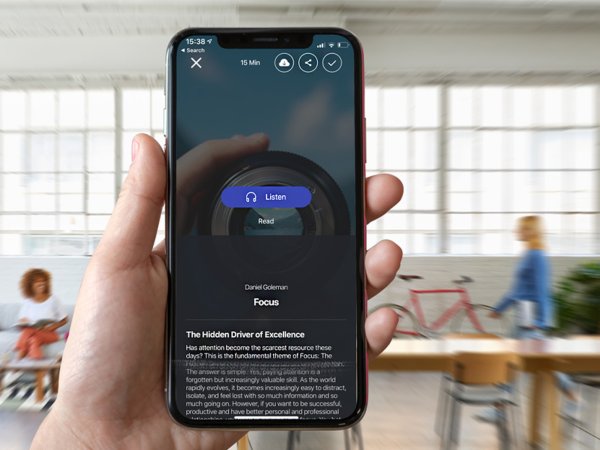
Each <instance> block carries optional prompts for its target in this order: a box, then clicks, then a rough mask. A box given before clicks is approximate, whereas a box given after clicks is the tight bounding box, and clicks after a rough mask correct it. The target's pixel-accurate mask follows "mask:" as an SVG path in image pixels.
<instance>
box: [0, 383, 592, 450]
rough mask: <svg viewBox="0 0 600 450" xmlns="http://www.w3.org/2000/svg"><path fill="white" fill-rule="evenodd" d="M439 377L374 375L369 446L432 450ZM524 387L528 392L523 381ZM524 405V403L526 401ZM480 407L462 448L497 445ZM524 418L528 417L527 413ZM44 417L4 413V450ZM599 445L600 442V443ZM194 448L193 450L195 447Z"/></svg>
mask: <svg viewBox="0 0 600 450" xmlns="http://www.w3.org/2000/svg"><path fill="white" fill-rule="evenodd" d="M439 379H440V376H439V375H438V374H431V373H404V374H400V373H382V372H379V373H371V374H370V389H369V407H368V410H367V413H366V415H365V417H364V419H363V421H362V431H363V436H364V442H365V448H366V449H369V450H370V449H376V450H392V449H393V450H398V449H410V450H434V449H437V448H439V439H438V437H437V436H436V435H435V433H434V432H433V422H434V417H435V407H436V402H437V394H438V387H439ZM521 388H522V389H521V390H522V391H523V392H527V382H526V380H523V383H522V384H521ZM525 403H526V402H525ZM475 412H477V409H476V408H469V407H466V408H465V409H464V411H463V416H462V417H463V420H462V433H461V445H460V447H459V448H460V449H461V450H492V449H497V448H498V443H497V440H496V432H495V429H494V427H493V426H491V425H487V424H482V423H479V422H476V421H475V420H473V418H472V415H473V414H474V413H475ZM523 412H524V413H525V415H524V417H527V415H526V412H527V411H523ZM43 418H44V413H21V412H14V413H13V412H0V448H1V449H2V450H26V449H28V448H29V445H30V443H31V440H32V438H33V435H34V434H35V431H36V430H37V428H38V426H39V424H40V423H41V421H42V420H43ZM286 442H287V432H285V431H280V432H275V431H261V432H252V433H250V443H251V445H252V448H253V450H276V449H281V450H284V449H285V448H286ZM343 448H344V440H343V433H342V432H339V431H306V432H303V433H302V434H301V441H300V443H299V444H298V445H297V446H296V449H297V450H323V449H326V450H336V449H343ZM564 448H565V450H583V449H593V446H592V445H591V444H590V443H589V442H588V443H584V444H581V443H580V444H578V443H575V442H569V443H566V444H565V446H564ZM598 449H600V445H599V446H598ZM194 450H195V449H194Z"/></svg>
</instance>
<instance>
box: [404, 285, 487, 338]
mask: <svg viewBox="0 0 600 450" xmlns="http://www.w3.org/2000/svg"><path fill="white" fill-rule="evenodd" d="M408 291H409V292H410V297H409V299H408V301H407V303H406V304H405V305H404V306H405V308H407V309H410V306H409V305H408V303H410V304H411V305H412V306H413V310H414V312H415V316H416V317H417V320H418V321H419V326H421V327H423V328H425V329H428V330H432V331H437V330H439V329H441V328H442V327H443V326H444V325H445V324H446V323H448V321H450V319H451V318H452V317H454V316H455V315H456V313H458V312H459V311H460V310H461V309H464V310H465V311H466V314H467V316H468V317H469V320H470V321H471V323H472V324H473V326H474V327H475V329H476V330H477V331H479V332H481V333H483V332H484V329H483V327H482V325H481V322H480V321H479V318H478V317H477V314H475V311H474V310H473V307H472V306H473V304H472V303H471V298H470V296H469V292H468V291H467V290H466V289H465V288H461V287H458V288H453V289H409V290H408ZM429 294H458V295H459V298H458V300H457V301H456V302H455V303H454V304H453V305H452V306H450V308H448V309H447V310H445V311H444V312H443V313H442V315H441V316H439V317H438V318H437V319H436V320H435V321H434V322H433V323H431V324H428V323H427V321H426V319H425V313H424V312H423V308H422V306H421V302H420V301H419V295H429ZM396 331H397V332H400V333H402V334H406V335H416V334H417V333H416V332H412V331H404V330H398V329H397V330H396Z"/></svg>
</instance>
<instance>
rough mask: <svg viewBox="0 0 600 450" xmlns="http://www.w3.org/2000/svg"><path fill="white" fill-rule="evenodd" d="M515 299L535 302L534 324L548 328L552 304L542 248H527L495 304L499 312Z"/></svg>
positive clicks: (552, 317) (547, 269)
mask: <svg viewBox="0 0 600 450" xmlns="http://www.w3.org/2000/svg"><path fill="white" fill-rule="evenodd" d="M517 300H529V301H532V302H536V303H537V308H536V320H535V326H536V327H538V328H549V327H551V326H552V325H553V324H554V304H553V303H552V298H551V297H550V263H549V261H548V257H547V256H546V253H545V252H544V251H543V250H527V251H526V252H525V253H524V254H523V257H522V258H521V260H520V261H519V263H518V264H517V268H516V270H515V279H514V282H513V285H512V288H511V289H510V291H508V292H507V293H506V294H505V295H504V297H503V298H502V300H500V302H498V304H497V305H496V308H495V309H496V311H498V312H499V313H501V312H503V311H505V310H506V309H508V308H509V307H510V306H513V305H514V303H515V301H517Z"/></svg>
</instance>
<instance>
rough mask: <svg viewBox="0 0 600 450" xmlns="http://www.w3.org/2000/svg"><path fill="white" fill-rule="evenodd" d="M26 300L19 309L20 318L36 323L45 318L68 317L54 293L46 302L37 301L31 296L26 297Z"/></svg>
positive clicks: (57, 318) (57, 319) (59, 318)
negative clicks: (30, 297)
mask: <svg viewBox="0 0 600 450" xmlns="http://www.w3.org/2000/svg"><path fill="white" fill-rule="evenodd" d="M24 302H25V303H24V304H23V306H21V310H20V311H19V320H20V319H22V318H26V319H27V320H28V321H29V322H31V323H34V322H37V321H38V320H44V319H46V320H55V321H59V320H62V319H64V318H65V317H67V315H66V314H65V313H64V310H63V308H62V305H61V304H60V301H59V300H58V298H56V296H54V295H51V296H50V297H49V298H48V299H47V300H46V301H44V302H36V301H34V300H31V299H29V298H26V299H25V300H24Z"/></svg>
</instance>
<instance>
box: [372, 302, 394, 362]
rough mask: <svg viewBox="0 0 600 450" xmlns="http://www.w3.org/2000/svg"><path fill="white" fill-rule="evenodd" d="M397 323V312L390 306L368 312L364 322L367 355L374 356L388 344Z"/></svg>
mask: <svg viewBox="0 0 600 450" xmlns="http://www.w3.org/2000/svg"><path fill="white" fill-rule="evenodd" d="M396 325H398V314H396V313H395V312H394V311H393V310H392V309H390V308H382V309H378V310H377V311H375V312H374V313H373V314H369V316H368V317H367V320H366V322H365V333H366V335H367V346H368V351H369V357H370V358H375V357H376V356H377V355H379V354H380V353H381V352H382V351H384V350H385V348H386V347H387V346H388V345H389V344H390V341H391V340H392V337H394V330H395V329H396Z"/></svg>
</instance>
